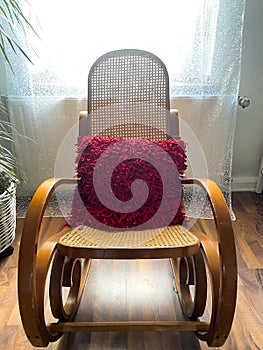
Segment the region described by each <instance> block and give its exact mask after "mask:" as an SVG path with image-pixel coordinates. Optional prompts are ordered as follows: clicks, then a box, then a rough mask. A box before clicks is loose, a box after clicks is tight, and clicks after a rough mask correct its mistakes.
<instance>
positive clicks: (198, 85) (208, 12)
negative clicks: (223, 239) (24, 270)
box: [7, 0, 245, 208]
mask: <svg viewBox="0 0 263 350" xmlns="http://www.w3.org/2000/svg"><path fill="white" fill-rule="evenodd" d="M244 3H245V0H233V1H228V0H188V1H181V0H163V1H161V2H158V1H155V2H154V1H150V0H134V1H131V2H125V3H124V2H123V1H121V0H112V1H108V0H101V1H93V2H91V1H87V0H76V1H75V2H74V3H72V1H64V2H59V1H53V0H45V1H43V0H35V1H34V2H33V3H32V7H33V9H34V12H35V14H36V15H37V19H38V22H39V24H40V29H39V33H40V37H41V40H38V39H36V38H34V37H32V35H31V34H29V36H28V41H29V42H30V43H31V44H33V47H34V49H35V50H36V52H37V54H38V57H34V62H35V64H34V66H29V65H28V64H27V63H26V62H24V61H23V60H22V58H21V57H17V59H16V60H15V63H14V68H15V69H16V71H17V72H18V73H17V75H16V76H15V77H14V76H12V73H11V72H9V74H7V91H8V100H9V107H10V114H11V119H12V122H13V123H14V124H15V125H16V127H17V128H18V129H19V130H20V131H21V132H24V133H25V134H26V135H28V136H29V137H31V138H32V139H33V140H34V141H35V142H26V143H25V142H23V143H21V142H19V141H18V143H17V154H18V156H19V159H20V162H21V164H22V166H23V170H24V172H25V174H26V176H27V182H25V183H23V184H21V185H20V188H19V190H18V191H19V193H20V194H31V192H32V191H33V190H34V189H35V188H36V186H37V185H39V184H40V183H41V182H42V181H43V180H44V179H46V178H47V177H52V176H53V175H54V167H55V162H56V158H57V154H58V152H59V149H60V146H61V144H63V140H65V136H66V135H67V133H68V131H69V130H71V128H72V127H73V126H74V125H75V124H76V123H77V121H78V115H79V111H80V110H83V109H86V94H87V92H86V86H87V76H88V71H89V68H90V66H91V64H92V63H93V62H94V61H95V59H96V58H98V57H99V56H100V55H101V54H103V53H105V52H107V51H110V50H115V49H120V48H136V49H143V50H147V51H151V52H153V53H154V54H156V55H157V56H159V57H160V58H161V59H162V60H163V61H164V63H165V64H166V66H167V68H168V72H169V76H170V85H171V100H172V107H175V108H178V109H179V114H180V117H181V131H182V138H185V139H186V141H187V142H188V156H189V169H188V173H189V174H190V175H191V173H193V175H195V176H209V177H210V178H212V179H214V180H215V181H217V183H218V184H219V185H220V187H221V188H222V190H223V192H224V194H225V197H226V199H227V202H228V204H229V207H230V208H231V163H232V146H233V139H234V130H235V118H236V105H237V95H238V88H239V75H240V60H241V44H242V29H243V16H244ZM32 19H35V16H34V15H33V16H32ZM74 130H75V129H74ZM74 133H75V134H74ZM74 133H73V134H74V136H73V139H74V137H75V136H76V137H77V131H74ZM197 144H198V147H197V146H196V145H197ZM197 148H198V150H199V149H201V151H202V154H203V158H202V159H203V162H201V163H200V161H198V160H197V159H198V157H199V155H198V154H197V152H196V150H197ZM70 150H71V151H70V152H69V153H68V154H67V157H68V158H69V159H68V162H69V163H70V162H72V163H73V162H74V145H73V144H72V147H71V148H70ZM65 161H66V159H65ZM66 175H68V174H66Z"/></svg>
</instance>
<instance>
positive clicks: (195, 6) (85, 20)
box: [29, 0, 219, 96]
mask: <svg viewBox="0 0 263 350" xmlns="http://www.w3.org/2000/svg"><path fill="white" fill-rule="evenodd" d="M218 3H219V0H188V1H186V0H185V1H181V0H162V1H161V2H158V1H151V0H133V1H129V2H127V1H123V0H111V1H109V0H100V1H99V0H98V1H87V0H76V1H75V2H74V3H72V2H71V1H63V2H60V1H54V0H45V1H43V0H35V1H34V3H33V4H32V6H33V8H34V11H35V12H36V13H37V16H38V19H39V22H40V24H41V30H40V36H41V39H42V40H41V41H39V42H37V43H36V44H35V45H34V47H35V50H36V51H37V53H38V56H39V58H36V59H35V65H34V66H33V67H32V78H33V79H32V81H33V86H34V92H35V94H37V95H39V94H50V93H51V92H52V93H54V89H55V90H56V93H57V94H62V95H70V94H72V95H74V96H76V95H78V96H86V85H87V76H88V71H89V68H90V66H91V64H92V63H93V62H94V61H95V59H96V58H98V57H99V56H100V55H102V54H103V53H105V52H107V51H110V50H116V49H121V48H137V49H143V50H148V51H151V52H153V53H154V54H156V55H157V56H159V57H160V58H161V59H162V60H163V61H164V63H165V64H166V66H167V68H168V71H169V76H170V85H171V93H172V94H188V93H189V91H192V92H190V93H194V90H193V89H195V90H196V89H198V88H199V87H200V86H202V87H204V86H209V84H210V83H211V71H212V63H213V50H214V42H215V35H216V34H215V33H216V23H217V17H218V6H219V5H218ZM29 40H30V39H29ZM210 85H211V84H210ZM189 89H190V90H189ZM187 91H188V92H187Z"/></svg>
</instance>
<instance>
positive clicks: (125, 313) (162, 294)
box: [0, 192, 263, 350]
mask: <svg viewBox="0 0 263 350" xmlns="http://www.w3.org/2000/svg"><path fill="white" fill-rule="evenodd" d="M233 208H234V212H235V214H236V217H237V220H236V221H235V222H233V227H234V232H235V237H236V244H237V252H238V267H239V283H238V302H237V309H236V314H235V319H234V323H233V327H232V331H231V334H230V337H229V338H228V340H227V342H226V343H225V345H224V346H223V347H222V349H224V350H235V349H237V350H242V349H244V350H250V349H251V350H252V349H253V350H254V349H257V350H259V349H263V195H256V194H254V193H246V192H243V193H234V195H233ZM45 224H46V226H47V227H46V228H50V229H52V230H54V229H56V227H59V226H60V225H61V220H60V219H59V218H54V219H46V221H45ZM22 227H23V220H22V219H19V220H18V225H17V235H16V240H15V242H14V245H13V246H14V248H15V250H14V254H13V255H12V256H10V257H9V258H6V259H4V260H2V261H0V350H29V349H34V348H33V347H32V346H31V345H30V344H29V342H28V341H27V339H26V337H25V335H24V332H23V330H22V327H21V322H20V318H19V313H18V306H17V294H16V293H17V291H16V275H17V256H18V248H19V239H20V236H21V230H22ZM95 277H96V278H95ZM128 277H129V279H128ZM175 313H176V315H177V316H176V317H177V318H178V317H179V318H180V309H179V304H178V300H177V298H176V292H175V285H174V282H173V279H172V278H171V271H170V268H169V263H168V261H166V260H156V261H154V262H148V261H141V260H139V261H134V262H111V261H107V262H106V263H105V262H104V264H103V263H101V262H99V261H94V262H93V264H92V266H91V270H90V274H89V278H88V284H87V286H86V289H85V293H84V296H83V299H82V302H81V306H80V309H79V312H78V315H77V318H78V319H79V320H84V319H85V320H87V319H95V320H102V321H103V320H109V319H112V320H122V319H125V318H126V319H127V317H128V318H129V319H137V320H138V319H160V320H167V319H171V320H172V319H174V317H175ZM48 349H49V350H50V349H52V350H54V349H56V350H75V349H78V350H82V349H93V350H94V349H96V350H103V349H105V350H106V349H107V350H110V349H118V350H122V349H129V350H133V349H134V350H135V349H136V350H141V349H146V350H159V349H163V350H172V349H173V350H175V349H179V350H180V349H185V350H194V349H202V350H203V349H208V347H207V345H206V344H204V343H199V341H197V340H196V338H195V337H194V336H193V335H192V334H188V333H180V334H177V333H170V332H167V333H159V332H155V333H154V332H149V333H146V332H131V333H107V334H105V333H91V334H83V333H77V334H75V335H73V334H72V335H70V336H69V337H65V338H64V339H62V340H61V341H59V342H57V343H55V344H51V345H50V346H49V347H48Z"/></svg>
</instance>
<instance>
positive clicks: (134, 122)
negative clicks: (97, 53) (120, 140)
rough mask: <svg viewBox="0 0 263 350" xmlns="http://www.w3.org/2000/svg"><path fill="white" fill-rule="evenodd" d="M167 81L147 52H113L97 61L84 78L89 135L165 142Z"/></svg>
mask: <svg viewBox="0 0 263 350" xmlns="http://www.w3.org/2000/svg"><path fill="white" fill-rule="evenodd" d="M169 111H170V96H169V77H168V73H167V69H166V67H165V65H164V63H163V62H162V61H161V60H160V59H159V58H158V57H157V56H155V55H153V54H152V53H150V52H147V51H142V50H132V49H125V50H117V51H112V52H109V53H106V54H105V55H103V56H101V57H100V58H98V59H97V60H96V61H95V63H94V64H93V66H92V67H91V69H90V72H89V77H88V115H89V119H90V122H91V124H90V127H89V134H90V135H100V136H112V137H119V136H122V137H124V138H149V139H165V138H167V135H168V133H169V127H168V125H169V122H168V118H169Z"/></svg>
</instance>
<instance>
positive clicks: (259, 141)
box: [233, 0, 263, 191]
mask: <svg viewBox="0 0 263 350" xmlns="http://www.w3.org/2000/svg"><path fill="white" fill-rule="evenodd" d="M240 95H245V96H248V97H249V99H250V100H251V104H250V106H249V107H248V108H246V109H242V108H239V110H238V118H237V125H236V135H235V143H234V155H233V157H234V158H233V190H251V191H253V190H254V189H255V185H256V180H257V174H258V171H259V166H260V161H261V157H262V154H263V1H262V0H247V4H246V13H245V26H244V41H243V53H242V65H241V86H240Z"/></svg>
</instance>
